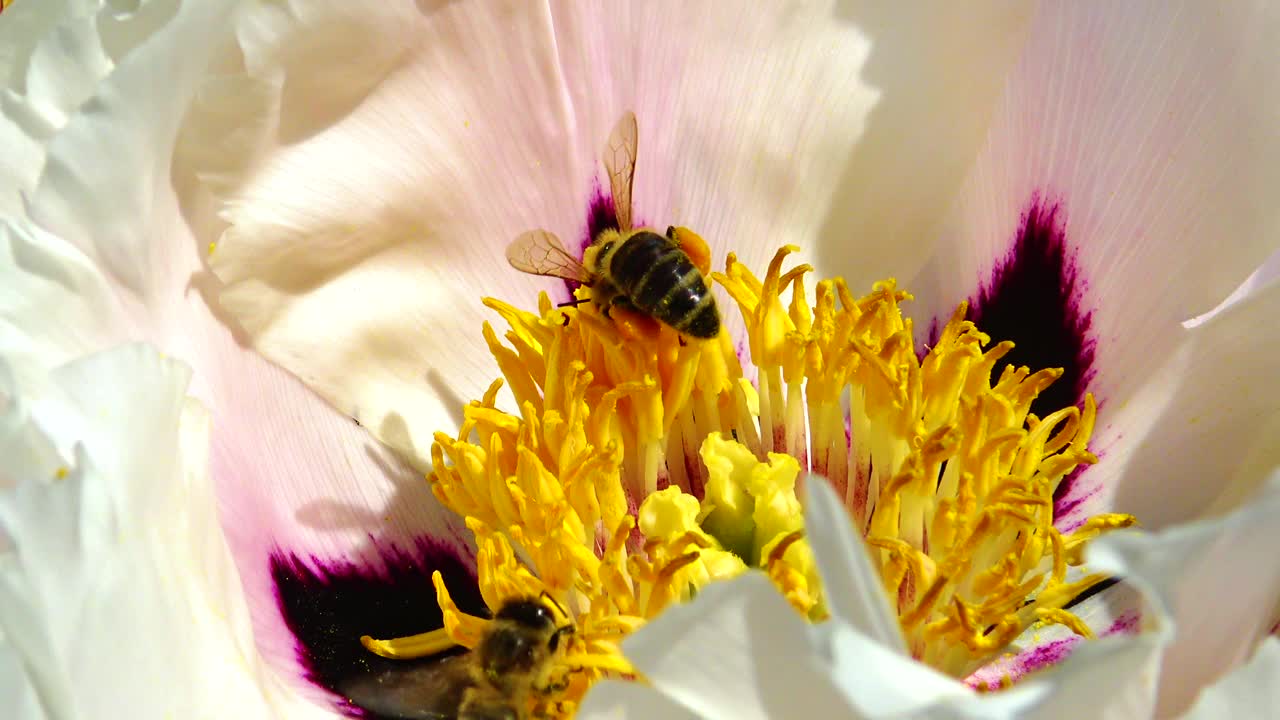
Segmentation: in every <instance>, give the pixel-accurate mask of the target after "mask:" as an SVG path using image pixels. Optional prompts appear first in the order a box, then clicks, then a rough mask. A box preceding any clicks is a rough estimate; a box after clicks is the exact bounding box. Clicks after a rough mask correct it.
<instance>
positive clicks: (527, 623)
mask: <svg viewBox="0 0 1280 720" xmlns="http://www.w3.org/2000/svg"><path fill="white" fill-rule="evenodd" d="M495 619H497V620H510V621H511V622H514V623H516V624H517V625H520V626H522V627H526V628H529V629H530V630H549V629H551V628H554V627H555V625H556V618H555V615H553V614H552V613H551V608H549V607H547V606H546V605H543V604H542V603H541V602H539V601H537V600H516V601H513V602H509V603H507V604H506V605H503V606H502V608H501V609H500V610H498V614H497V615H496V616H495Z"/></svg>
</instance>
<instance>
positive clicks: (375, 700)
mask: <svg viewBox="0 0 1280 720" xmlns="http://www.w3.org/2000/svg"><path fill="white" fill-rule="evenodd" d="M468 662H469V659H468V658H467V656H466V655H454V656H450V657H446V658H442V659H440V660H430V661H425V662H416V663H408V662H406V663H397V664H396V665H394V666H392V667H390V668H389V669H385V670H382V671H381V672H378V673H375V674H371V675H366V676H363V677H360V678H357V679H355V680H352V681H350V682H348V683H347V684H346V686H345V687H341V688H339V689H340V690H341V692H342V694H343V695H346V696H347V698H349V699H350V700H351V702H353V703H355V704H356V705H358V706H359V707H361V708H363V709H364V710H365V711H367V712H371V713H376V714H377V715H380V716H386V717H394V718H416V719H417V720H452V719H453V718H456V717H457V716H458V707H459V706H460V705H461V704H462V698H463V694H464V693H465V692H466V690H467V688H469V687H471V686H473V685H474V680H473V679H472V677H471V674H470V672H469V670H468V666H467V663H468Z"/></svg>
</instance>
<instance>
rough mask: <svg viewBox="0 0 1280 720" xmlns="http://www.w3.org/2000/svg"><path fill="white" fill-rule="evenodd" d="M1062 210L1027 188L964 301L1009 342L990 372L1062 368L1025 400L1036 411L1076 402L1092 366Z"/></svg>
mask: <svg viewBox="0 0 1280 720" xmlns="http://www.w3.org/2000/svg"><path fill="white" fill-rule="evenodd" d="M1065 215H1066V213H1065V211H1064V210H1063V208H1062V205H1061V204H1059V203H1056V202H1055V203H1050V202H1048V201H1047V200H1045V199H1044V198H1042V197H1040V196H1038V195H1036V196H1032V198H1031V200H1030V202H1029V203H1028V205H1027V209H1026V210H1025V211H1023V214H1022V220H1021V222H1020V223H1019V227H1018V232H1017V236H1016V237H1015V238H1014V240H1013V245H1012V246H1011V247H1010V248H1009V251H1008V252H1007V254H1006V255H1005V256H1004V257H1003V258H1002V259H1000V260H999V261H998V262H996V264H995V267H994V268H993V269H992V271H991V276H990V277H989V279H988V280H987V282H985V283H983V284H982V285H981V287H980V288H979V290H978V293H977V296H976V297H974V298H973V299H971V301H970V312H969V317H970V319H972V320H973V321H974V322H975V323H977V325H978V328H979V329H980V330H982V331H983V332H985V333H987V334H988V335H990V336H991V339H992V341H993V342H999V341H1002V340H1012V341H1013V343H1014V345H1015V347H1014V349H1013V351H1011V352H1010V353H1009V354H1008V355H1006V356H1005V357H1004V358H1003V359H1002V360H1001V361H1000V362H999V363H997V364H996V366H995V369H994V371H993V372H992V378H993V379H995V378H999V377H1000V373H1001V372H1003V371H1004V368H1005V367H1006V366H1008V365H1011V364H1012V365H1013V366H1014V367H1019V366H1024V365H1025V366H1027V367H1029V368H1031V369H1032V370H1033V371H1035V370H1040V369H1042V368H1054V367H1060V368H1062V370H1063V374H1062V377H1061V378H1059V379H1058V380H1057V382H1055V383H1054V384H1053V385H1051V386H1050V387H1049V388H1048V389H1047V390H1045V391H1044V392H1043V393H1041V394H1040V396H1039V397H1038V398H1036V400H1035V402H1033V403H1032V405H1031V411H1032V412H1034V413H1036V414H1037V415H1039V416H1040V417H1044V416H1045V415H1047V414H1049V413H1051V412H1054V411H1055V410H1059V409H1061V408H1063V407H1066V406H1068V405H1081V404H1082V403H1083V401H1084V395H1085V392H1086V391H1087V390H1088V387H1089V383H1090V381H1091V380H1093V377H1094V374H1095V372H1096V370H1095V368H1094V365H1093V363H1094V351H1095V347H1096V342H1095V340H1094V339H1093V337H1092V336H1091V334H1090V330H1091V328H1092V325H1093V312H1092V310H1091V309H1089V308H1088V307H1086V306H1085V304H1084V291H1085V279H1084V278H1082V277H1081V276H1080V268H1079V266H1078V265H1077V263H1076V253H1075V251H1074V250H1073V248H1072V246H1071V243H1070V242H1068V239H1067V237H1066V216H1065ZM1078 474H1079V470H1077V471H1076V472H1075V473H1072V474H1071V475H1070V476H1068V477H1067V478H1065V479H1064V480H1063V482H1062V483H1061V484H1059V485H1058V489H1057V492H1056V493H1055V494H1054V497H1055V499H1061V498H1063V497H1065V496H1066V495H1067V493H1068V492H1069V490H1070V487H1071V485H1072V484H1073V483H1074V481H1075V479H1076V477H1078Z"/></svg>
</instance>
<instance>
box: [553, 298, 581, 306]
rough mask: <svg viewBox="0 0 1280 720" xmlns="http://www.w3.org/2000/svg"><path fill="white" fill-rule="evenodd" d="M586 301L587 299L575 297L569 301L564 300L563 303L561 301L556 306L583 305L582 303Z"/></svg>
mask: <svg viewBox="0 0 1280 720" xmlns="http://www.w3.org/2000/svg"><path fill="white" fill-rule="evenodd" d="M584 302H586V300H579V299H578V298H574V299H572V300H568V301H565V302H562V303H560V304H558V305H556V307H578V306H579V305H581V304H582V303H584Z"/></svg>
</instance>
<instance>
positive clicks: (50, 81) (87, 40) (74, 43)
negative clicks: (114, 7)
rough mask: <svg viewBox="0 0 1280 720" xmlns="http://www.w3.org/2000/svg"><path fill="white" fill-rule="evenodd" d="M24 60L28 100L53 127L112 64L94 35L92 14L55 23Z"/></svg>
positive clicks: (109, 69)
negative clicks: (26, 65)
mask: <svg viewBox="0 0 1280 720" xmlns="http://www.w3.org/2000/svg"><path fill="white" fill-rule="evenodd" d="M28 63H29V64H28V67H27V82H26V96H27V99H28V102H29V103H31V104H32V105H33V106H34V107H35V109H36V110H37V111H38V112H41V113H43V114H44V115H45V119H46V121H47V122H48V123H49V124H50V125H52V126H56V127H60V126H62V125H63V124H64V123H65V122H66V118H67V115H68V114H69V113H71V112H74V111H75V110H76V108H78V107H79V106H80V104H81V103H83V102H84V101H85V100H87V99H88V98H89V97H90V95H91V94H92V93H93V90H94V88H95V87H96V86H97V84H98V80H100V79H101V78H102V77H103V76H105V75H106V74H107V73H108V72H110V71H111V67H112V64H111V60H110V59H109V58H108V57H107V54H106V51H105V50H103V48H102V43H101V41H100V39H99V37H98V28H97V17H96V15H94V14H85V15H80V16H77V17H71V18H68V19H67V20H65V21H63V22H62V23H59V25H58V27H56V28H54V29H53V31H52V32H51V33H50V34H49V36H48V37H46V38H44V39H42V41H41V42H40V44H39V45H37V46H36V47H35V49H34V51H33V52H32V53H31V58H30V60H29V61H28Z"/></svg>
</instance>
